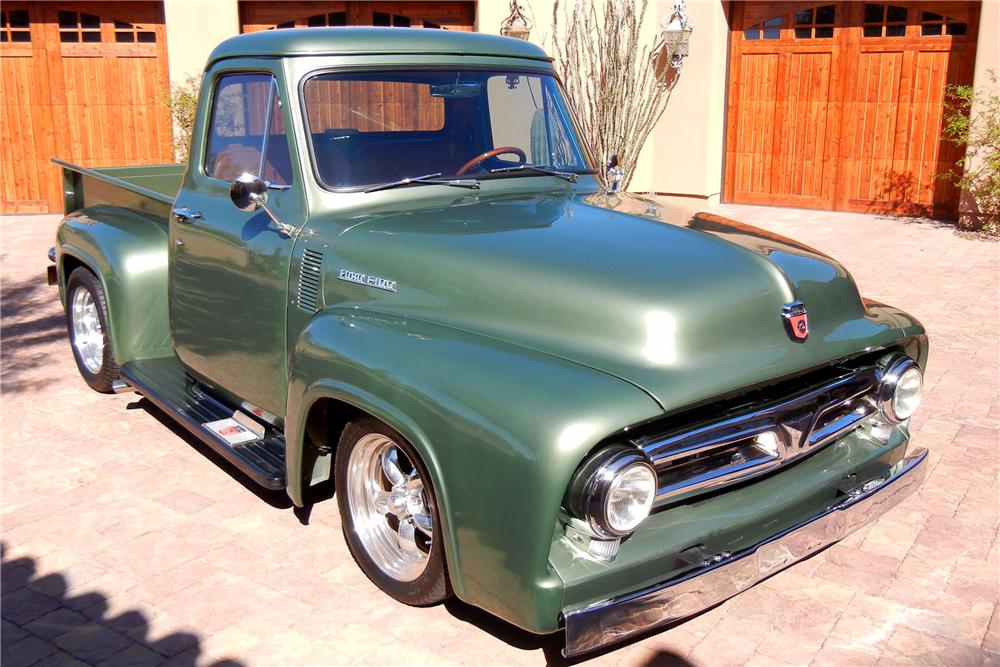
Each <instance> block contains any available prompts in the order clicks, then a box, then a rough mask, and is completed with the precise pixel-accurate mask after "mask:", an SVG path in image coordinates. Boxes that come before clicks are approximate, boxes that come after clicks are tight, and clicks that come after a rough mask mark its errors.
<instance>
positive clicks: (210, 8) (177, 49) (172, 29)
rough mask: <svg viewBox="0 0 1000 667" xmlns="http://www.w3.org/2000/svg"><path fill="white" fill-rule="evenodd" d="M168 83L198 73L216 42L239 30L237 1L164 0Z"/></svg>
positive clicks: (180, 81)
mask: <svg viewBox="0 0 1000 667" xmlns="http://www.w3.org/2000/svg"><path fill="white" fill-rule="evenodd" d="M163 14H164V19H165V20H166V24H167V64H168V67H169V70H170V83H171V84H173V85H179V84H182V83H184V81H185V79H187V78H188V77H189V76H198V75H200V74H201V72H202V70H203V69H204V68H205V62H206V61H207V60H208V56H209V54H210V53H211V52H212V49H214V48H215V47H216V46H217V45H218V44H219V42H221V41H223V40H225V39H229V38H230V37H232V36H234V35H238V34H239V32H240V19H239V9H238V4H237V3H236V0H213V1H212V2H204V0H163Z"/></svg>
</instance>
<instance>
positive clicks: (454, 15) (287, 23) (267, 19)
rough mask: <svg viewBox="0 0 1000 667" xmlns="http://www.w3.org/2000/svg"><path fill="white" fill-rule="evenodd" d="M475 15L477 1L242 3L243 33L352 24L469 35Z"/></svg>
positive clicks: (256, 0) (245, 1)
mask: <svg viewBox="0 0 1000 667" xmlns="http://www.w3.org/2000/svg"><path fill="white" fill-rule="evenodd" d="M475 16H476V7H475V3H474V2H271V1H270V0H266V1H261V0H243V1H242V2H240V23H241V26H242V30H243V32H256V31H258V30H270V29H273V28H311V27H323V26H350V25H354V26H366V25H369V26H370V25H374V26H386V27H397V28H440V29H443V30H463V31H466V32H469V31H472V30H473V29H474V26H475Z"/></svg>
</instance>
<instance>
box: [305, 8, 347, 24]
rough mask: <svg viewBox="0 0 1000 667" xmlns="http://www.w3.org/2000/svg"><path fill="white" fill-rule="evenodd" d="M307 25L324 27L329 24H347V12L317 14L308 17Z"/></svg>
mask: <svg viewBox="0 0 1000 667" xmlns="http://www.w3.org/2000/svg"><path fill="white" fill-rule="evenodd" d="M306 25H308V26H309V27H310V28H324V27H327V26H345V25H347V12H331V13H329V14H317V15H316V16H310V17H309V18H308V19H306Z"/></svg>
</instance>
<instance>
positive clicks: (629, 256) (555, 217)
mask: <svg viewBox="0 0 1000 667" xmlns="http://www.w3.org/2000/svg"><path fill="white" fill-rule="evenodd" d="M201 90H202V96H201V100H200V103H199V106H198V111H197V120H196V125H195V131H194V138H193V141H192V145H191V153H190V163H189V164H188V165H167V166H153V167H113V168H107V169H84V168H80V167H76V166H73V165H70V164H66V163H63V162H59V164H60V165H61V166H62V168H63V174H64V185H65V187H64V190H65V198H66V211H67V215H66V217H65V219H64V220H63V221H62V223H61V224H60V226H59V229H58V233H57V239H56V245H55V247H54V249H53V250H52V252H50V258H51V260H52V261H53V263H54V265H53V266H50V267H49V268H50V280H51V281H53V282H58V284H59V289H60V296H61V298H62V302H63V304H64V305H65V309H66V314H67V323H68V331H69V338H70V342H71V344H72V349H73V353H74V355H75V358H76V362H77V365H78V366H79V370H80V373H81V374H82V376H83V378H84V379H85V380H86V382H87V383H88V384H89V385H90V386H91V387H93V388H94V389H95V390H97V391H102V392H115V391H124V390H128V391H138V392H139V393H141V394H142V395H143V396H145V397H146V398H148V399H149V400H150V401H151V402H153V403H154V404H156V405H157V406H159V407H160V408H161V409H162V410H164V411H165V412H166V413H167V414H168V415H170V416H171V417H172V418H174V419H176V420H177V422H178V423H179V424H181V425H183V426H184V427H186V428H187V429H189V430H190V431H191V432H192V433H193V434H195V435H196V436H197V437H198V438H200V439H201V440H203V441H204V442H205V443H206V444H207V445H208V446H210V447H211V448H213V449H214V450H216V451H218V452H219V453H220V454H221V455H222V456H224V457H225V458H226V459H227V460H229V461H230V462H232V463H233V464H234V465H235V466H236V467H237V468H239V470H241V471H242V472H243V473H245V474H246V475H247V476H249V477H250V478H251V479H253V480H254V481H256V482H257V483H259V484H260V485H262V486H264V487H267V488H269V489H285V490H287V493H288V495H289V496H290V497H291V499H292V501H293V502H294V503H295V504H296V505H297V506H308V505H309V503H311V502H313V501H312V500H311V498H313V497H315V490H314V488H313V487H315V485H317V484H320V483H323V482H327V481H329V480H331V479H332V481H333V484H334V486H335V489H336V493H335V497H336V499H337V503H338V506H339V510H340V514H341V517H342V523H343V530H344V536H345V538H346V541H347V544H348V546H349V547H350V550H351V552H352V554H353V555H354V558H355V559H356V560H357V562H358V565H359V566H360V567H361V568H362V570H364V572H365V574H366V575H367V576H368V577H369V578H370V579H371V580H372V581H373V582H374V583H375V584H376V585H377V586H378V587H379V588H381V589H382V590H383V591H385V592H386V593H388V594H389V595H391V596H393V597H394V598H396V599H397V600H400V601H402V602H404V603H407V604H412V605H428V604H433V603H437V602H440V601H442V600H444V599H445V598H447V597H449V596H451V595H455V596H457V597H458V598H460V599H462V600H464V601H466V602H468V603H470V604H472V605H476V606H478V607H480V608H482V609H485V610H486V611H488V612H490V613H492V614H494V615H496V616H498V617H500V618H503V619H505V620H507V621H509V622H510V623H513V624H515V625H517V626H519V627H521V628H524V629H526V630H528V631H531V632H533V633H540V634H545V633H554V632H560V631H561V632H565V646H566V648H565V654H566V655H568V656H575V655H579V654H582V653H586V652H589V651H593V650H595V649H598V648H601V647H604V646H606V645H608V644H611V643H614V642H618V641H621V640H623V639H626V638H629V637H631V636H633V635H636V634H638V633H641V632H644V631H646V630H648V629H650V628H653V627H656V626H660V625H665V624H668V623H671V622H674V621H678V620H681V619H684V618H687V617H690V616H692V615H694V614H697V613H698V612H700V611H702V610H704V609H706V608H708V607H711V606H712V605H715V604H717V603H718V602H720V601H721V600H723V599H725V598H727V597H730V596H732V595H734V594H737V593H739V592H740V591H741V590H744V589H746V588H748V587H750V586H752V585H753V584H755V583H756V582H758V581H760V580H761V579H762V578H765V577H767V576H769V575H771V574H773V573H774V572H776V571H778V570H780V569H782V568H784V567H787V566H788V565H790V564H792V563H794V562H796V561H798V560H800V559H803V558H805V557H807V556H809V555H811V554H813V553H815V552H816V551H818V550H820V549H822V548H823V547H825V546H827V545H829V544H831V543H833V542H835V541H837V540H839V539H841V538H843V537H844V536H845V535H846V534H848V533H850V532H851V531H853V530H855V529H857V528H858V527H860V526H862V525H864V524H866V523H868V522H870V521H872V520H874V519H875V518H877V517H878V516H880V515H881V514H882V513H884V512H885V511H886V510H888V509H889V508H890V507H892V506H893V505H894V504H896V503H897V502H899V501H900V500H901V499H902V498H904V497H906V496H907V495H909V494H910V493H912V492H913V491H914V490H915V489H916V488H917V487H918V486H919V484H920V483H921V481H922V479H923V477H924V474H925V466H923V465H921V464H922V463H923V462H924V460H925V458H926V451H925V450H923V449H914V448H909V449H908V443H909V433H908V430H907V427H908V419H909V417H910V416H911V414H912V413H913V411H914V410H915V409H916V407H917V404H918V402H919V396H920V390H921V384H922V371H921V369H922V368H923V367H924V366H925V363H926V360H927V338H926V336H925V334H924V329H923V328H922V327H921V325H920V323H919V322H917V321H916V320H915V319H914V318H913V317H911V316H910V315H908V314H907V313H905V312H902V311H900V310H898V309H895V308H892V307H890V306H887V305H884V304H880V303H876V302H873V301H870V300H867V299H863V298H862V297H861V296H860V295H859V293H858V289H857V287H856V285H855V283H854V281H853V280H852V279H851V276H850V275H849V274H848V272H847V271H846V270H845V269H844V267H843V266H841V265H840V264H838V263H837V262H836V261H834V260H832V259H830V258H829V257H827V256H825V255H823V254H821V253H820V252H818V251H816V250H814V249H812V248H809V247H807V246H805V245H802V244H800V243H797V242H795V241H793V240H791V239H788V238H784V237H780V236H776V235H774V234H771V233H768V232H766V231H763V230H761V229H757V228H753V227H749V226H746V225H742V224H740V223H738V222H734V221H732V220H727V219H725V218H722V217H718V216H715V215H711V214H705V213H703V214H698V215H695V216H694V217H691V216H676V215H672V214H669V213H668V212H666V210H665V209H664V208H662V207H661V206H659V205H657V203H656V202H653V201H650V200H647V199H643V198H640V197H637V196H633V195H629V194H625V193H622V192H617V191H614V189H613V188H612V189H606V188H605V187H604V186H602V180H601V179H599V178H598V175H601V172H599V171H598V169H600V170H601V171H604V170H605V169H609V167H610V169H609V171H613V169H614V168H615V167H614V161H610V162H609V164H608V165H603V164H600V165H599V164H598V163H597V162H596V161H595V158H594V156H593V155H592V154H591V152H590V150H589V148H588V146H587V144H586V142H585V141H584V138H583V137H581V135H580V132H579V128H578V125H577V123H576V121H575V120H574V114H573V110H572V109H571V108H570V106H569V105H568V103H567V100H566V96H565V94H564V92H563V89H562V86H561V84H560V81H559V79H558V77H557V76H556V75H555V72H554V70H553V67H552V63H551V59H550V58H548V57H546V55H545V54H544V53H543V52H542V51H541V50H540V49H538V48H537V47H535V46H533V45H531V44H529V43H526V42H523V41H518V40H513V39H507V38H501V37H493V36H487V35H481V34H470V33H455V32H446V31H437V30H423V31H418V30H412V31H409V30H400V29H347V28H335V29H310V30H273V31H266V32H259V33H255V34H248V35H242V36H239V37H235V38H233V39H231V40H228V41H226V42H224V43H223V44H221V45H220V46H218V47H217V48H216V49H215V51H214V52H213V53H212V55H211V58H210V60H209V62H208V65H207V69H206V71H205V74H204V78H203V80H202V88H201ZM611 180H614V179H611ZM136 455H137V456H141V450H136ZM315 537H316V539H317V540H325V539H330V536H329V535H326V534H317V535H316V536H315Z"/></svg>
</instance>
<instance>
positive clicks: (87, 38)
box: [59, 10, 101, 44]
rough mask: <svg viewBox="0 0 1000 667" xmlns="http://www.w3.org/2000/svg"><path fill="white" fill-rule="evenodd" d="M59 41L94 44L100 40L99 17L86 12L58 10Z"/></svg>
mask: <svg viewBox="0 0 1000 667" xmlns="http://www.w3.org/2000/svg"><path fill="white" fill-rule="evenodd" d="M59 41H60V42H68V43H74V42H76V43H79V42H83V43H87V44H94V43H98V42H100V41H101V19H100V17H98V16H96V15H94V14H87V13H86V12H70V11H65V10H60V12H59Z"/></svg>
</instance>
